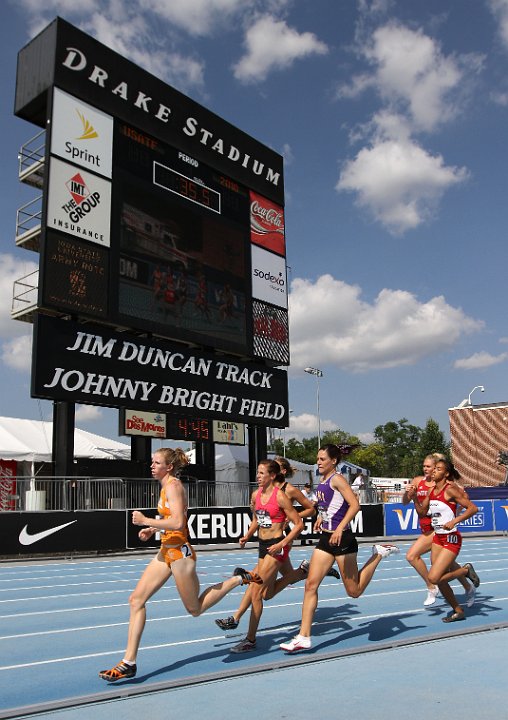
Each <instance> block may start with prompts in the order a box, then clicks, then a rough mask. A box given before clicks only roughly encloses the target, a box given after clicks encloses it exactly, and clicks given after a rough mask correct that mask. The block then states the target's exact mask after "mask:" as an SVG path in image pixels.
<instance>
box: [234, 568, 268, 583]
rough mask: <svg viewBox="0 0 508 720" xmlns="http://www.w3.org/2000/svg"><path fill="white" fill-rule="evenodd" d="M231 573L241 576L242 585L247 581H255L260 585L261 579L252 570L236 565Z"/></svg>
mask: <svg viewBox="0 0 508 720" xmlns="http://www.w3.org/2000/svg"><path fill="white" fill-rule="evenodd" d="M233 575H237V576H239V577H241V578H242V585H248V584H249V583H256V584H257V585H261V583H262V582H263V579H262V578H261V577H260V576H259V575H258V574H257V573H255V572H253V571H252V570H251V571H249V570H244V569H243V568H241V567H237V568H235V569H234V570H233Z"/></svg>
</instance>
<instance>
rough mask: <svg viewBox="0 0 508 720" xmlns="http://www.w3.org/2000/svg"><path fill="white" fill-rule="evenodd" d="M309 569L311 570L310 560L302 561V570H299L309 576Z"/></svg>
mask: <svg viewBox="0 0 508 720" xmlns="http://www.w3.org/2000/svg"><path fill="white" fill-rule="evenodd" d="M309 568H310V562H309V561H308V560H302V562H301V563H300V568H299V569H300V570H303V572H304V573H305V575H308V574H309Z"/></svg>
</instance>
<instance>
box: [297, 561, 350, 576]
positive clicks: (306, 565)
mask: <svg viewBox="0 0 508 720" xmlns="http://www.w3.org/2000/svg"><path fill="white" fill-rule="evenodd" d="M309 567H310V562H309V561H308V560H302V562H301V563H300V570H303V572H304V573H305V575H308V574H309ZM326 577H333V578H335V579H336V580H340V573H339V571H338V570H336V569H335V568H334V567H331V568H330V569H329V570H328V572H327V573H326Z"/></svg>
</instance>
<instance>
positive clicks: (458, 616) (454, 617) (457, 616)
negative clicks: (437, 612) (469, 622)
mask: <svg viewBox="0 0 508 720" xmlns="http://www.w3.org/2000/svg"><path fill="white" fill-rule="evenodd" d="M465 619H466V616H465V615H464V613H463V612H452V613H450V614H449V615H447V616H446V617H444V618H442V620H443V622H444V623H452V622H458V621H459V620H465Z"/></svg>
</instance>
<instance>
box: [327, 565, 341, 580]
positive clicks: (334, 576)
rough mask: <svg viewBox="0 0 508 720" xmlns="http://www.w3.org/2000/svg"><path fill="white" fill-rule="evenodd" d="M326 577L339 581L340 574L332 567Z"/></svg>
mask: <svg viewBox="0 0 508 720" xmlns="http://www.w3.org/2000/svg"><path fill="white" fill-rule="evenodd" d="M326 577H333V578H335V579H336V580H340V572H339V571H338V570H336V569H335V568H334V567H331V568H330V569H329V570H328V572H327V573H326Z"/></svg>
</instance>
